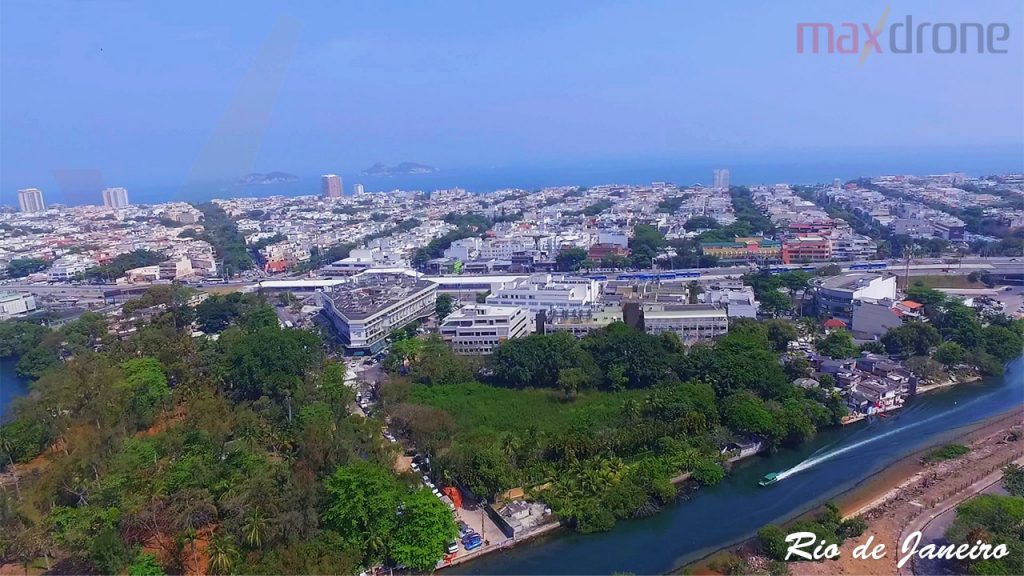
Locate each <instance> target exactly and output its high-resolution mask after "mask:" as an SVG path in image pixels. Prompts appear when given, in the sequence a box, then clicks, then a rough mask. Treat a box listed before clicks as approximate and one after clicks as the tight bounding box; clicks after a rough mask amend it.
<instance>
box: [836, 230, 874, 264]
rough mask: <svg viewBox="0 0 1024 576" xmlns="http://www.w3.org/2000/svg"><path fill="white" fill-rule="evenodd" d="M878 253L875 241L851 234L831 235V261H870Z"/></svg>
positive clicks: (861, 235)
mask: <svg viewBox="0 0 1024 576" xmlns="http://www.w3.org/2000/svg"><path fill="white" fill-rule="evenodd" d="M877 251H878V245H877V244H875V241H874V240H872V239H871V238H868V237H867V236H864V235H863V234H856V233H853V232H850V233H846V234H833V235H832V259H833V260H838V261H840V262H853V261H857V260H871V259H873V258H874V257H875V254H876V253H877Z"/></svg>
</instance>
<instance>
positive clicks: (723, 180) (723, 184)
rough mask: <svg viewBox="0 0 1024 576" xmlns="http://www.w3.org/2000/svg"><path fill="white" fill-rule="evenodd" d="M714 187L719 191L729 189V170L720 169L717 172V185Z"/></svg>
mask: <svg viewBox="0 0 1024 576" xmlns="http://www.w3.org/2000/svg"><path fill="white" fill-rule="evenodd" d="M714 187H715V188H718V189H727V188H729V170H728V169H726V168H719V169H718V170H715V183H714Z"/></svg>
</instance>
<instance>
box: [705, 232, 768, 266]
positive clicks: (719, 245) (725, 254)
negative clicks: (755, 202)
mask: <svg viewBox="0 0 1024 576" xmlns="http://www.w3.org/2000/svg"><path fill="white" fill-rule="evenodd" d="M700 250H701V253H702V254H704V255H705V256H714V257H715V258H718V260H719V262H722V263H729V262H736V263H739V262H759V263H773V262H778V261H779V260H780V259H781V257H782V244H781V243H780V242H779V241H777V240H768V239H766V238H762V237H759V236H752V237H740V236H737V237H736V240H735V241H734V242H703V243H701V245H700Z"/></svg>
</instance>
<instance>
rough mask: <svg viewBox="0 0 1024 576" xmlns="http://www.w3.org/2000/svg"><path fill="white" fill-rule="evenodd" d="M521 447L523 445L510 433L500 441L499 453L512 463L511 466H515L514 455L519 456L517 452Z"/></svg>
mask: <svg viewBox="0 0 1024 576" xmlns="http://www.w3.org/2000/svg"><path fill="white" fill-rule="evenodd" d="M522 447H523V444H522V442H520V440H519V437H518V436H516V435H515V434H512V433H509V434H507V435H505V437H504V438H503V439H502V441H501V453H502V454H504V455H505V456H506V457H508V459H509V460H511V461H512V465H513V466H514V465H515V464H516V455H517V454H519V450H520V449H522Z"/></svg>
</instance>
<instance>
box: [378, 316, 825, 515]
mask: <svg viewBox="0 0 1024 576" xmlns="http://www.w3.org/2000/svg"><path fill="white" fill-rule="evenodd" d="M777 324H778V325H775V326H771V327H769V326H765V325H761V324H758V323H756V322H751V321H745V322H737V323H736V324H735V325H734V326H733V329H732V331H731V332H730V334H729V335H727V336H725V337H723V338H721V339H719V340H718V342H716V343H715V344H714V346H708V345H701V346H695V347H693V348H692V349H691V350H690V351H689V352H687V350H686V349H685V348H684V347H683V346H682V344H681V343H680V342H679V340H678V338H676V337H675V335H672V334H666V335H661V336H652V335H649V334H646V333H643V332H639V331H636V330H633V329H631V328H629V327H627V326H625V325H624V324H621V323H615V324H612V325H611V326H609V327H608V328H606V329H603V330H598V331H595V332H593V333H591V334H590V335H588V336H587V337H585V338H584V339H583V340H581V341H578V340H576V339H574V338H572V337H571V336H569V335H567V334H565V333H555V334H550V335H539V334H535V335H531V336H527V337H525V338H519V339H515V340H511V341H508V342H505V343H503V344H502V345H501V346H499V347H498V348H497V349H496V350H495V353H494V354H493V355H492V356H491V357H490V358H489V359H488V361H487V363H486V366H485V368H486V370H484V371H483V373H487V374H489V376H488V379H487V381H486V382H485V383H481V382H475V381H473V379H472V378H473V376H472V375H473V374H474V373H479V372H478V371H477V370H475V368H474V366H471V365H470V364H468V359H466V358H462V357H459V356H456V355H454V354H453V353H451V351H450V350H449V349H448V348H447V347H446V346H445V345H444V343H443V342H441V341H440V340H439V339H438V338H436V337H431V338H421V339H413V340H404V341H401V342H398V343H396V344H395V346H394V347H393V349H392V354H391V357H389V359H388V360H387V361H386V362H385V364H386V366H388V367H389V369H391V370H392V371H396V372H401V373H403V374H405V376H404V377H403V376H400V375H398V374H394V375H393V376H392V379H391V381H390V383H389V384H388V385H387V386H385V387H384V389H383V390H382V393H381V394H382V398H383V400H384V405H385V410H386V412H387V413H388V415H389V416H390V417H391V422H392V425H393V426H394V427H395V429H396V430H398V431H400V432H401V433H403V434H405V435H407V436H408V437H409V438H410V439H411V440H412V441H413V442H414V443H415V444H416V445H417V446H419V447H421V448H424V449H426V450H428V451H429V452H430V454H431V456H432V458H433V461H434V467H435V469H436V470H440V471H441V474H442V475H443V476H444V477H446V478H450V479H452V480H455V481H457V482H459V483H460V484H461V485H462V486H465V487H467V488H469V489H470V490H472V491H473V492H474V493H475V494H477V495H479V496H482V497H485V498H493V497H494V496H495V495H497V494H499V493H501V492H503V491H505V490H507V489H509V488H512V487H516V486H523V487H526V488H527V489H528V490H530V489H535V488H534V487H537V486H541V485H545V484H548V486H547V487H546V489H544V490H542V492H540V493H538V494H537V495H538V496H540V497H542V498H543V499H544V500H545V501H546V502H547V503H548V504H549V505H550V506H551V507H552V509H553V510H554V511H555V513H556V514H558V515H560V516H561V517H562V518H565V519H567V520H569V521H570V522H571V523H572V525H573V526H574V527H575V528H576V529H577V530H580V531H583V532H590V531H595V530H606V529H609V528H611V526H612V525H614V523H615V521H616V520H619V519H624V518H632V517H636V516H644V515H648V514H653V513H655V512H656V511H657V510H658V509H659V508H660V507H661V506H664V505H665V504H667V503H669V502H671V501H672V500H673V499H674V498H675V489H674V488H672V486H671V482H670V479H672V478H674V477H676V476H679V475H680V474H684V473H689V474H690V477H691V478H692V479H693V480H694V481H696V482H698V483H700V484H714V483H717V482H719V481H721V479H722V478H723V477H724V474H725V470H724V468H723V466H722V461H723V458H724V457H723V456H722V455H721V453H720V448H721V446H722V445H723V444H724V443H727V442H729V441H732V440H734V439H737V438H742V437H746V436H749V435H756V436H759V437H761V438H763V439H764V441H765V443H766V444H767V445H768V446H769V447H772V448H774V447H778V446H782V445H796V444H799V443H801V442H803V441H804V440H806V439H807V438H809V437H811V436H812V435H813V434H814V433H815V431H816V430H817V429H818V428H819V427H821V426H828V425H832V424H834V423H836V422H838V420H839V418H841V417H842V416H843V415H845V406H844V405H843V403H842V401H841V400H840V399H839V398H838V397H832V396H831V395H830V394H828V393H826V392H824V391H823V390H808V391H805V390H802V389H800V388H797V387H795V386H793V385H792V384H790V383H789V379H788V377H787V376H786V374H785V373H784V371H783V368H782V366H781V365H779V363H778V361H777V355H776V352H775V351H774V349H775V348H777V347H779V346H783V347H784V346H785V342H787V341H788V339H789V338H791V337H793V334H795V330H791V327H787V326H784V325H783V324H782V323H781V322H779V323H777ZM769 328H772V330H771V332H772V334H771V336H770V335H769ZM407 362H408V365H407V364H406V363H407Z"/></svg>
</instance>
